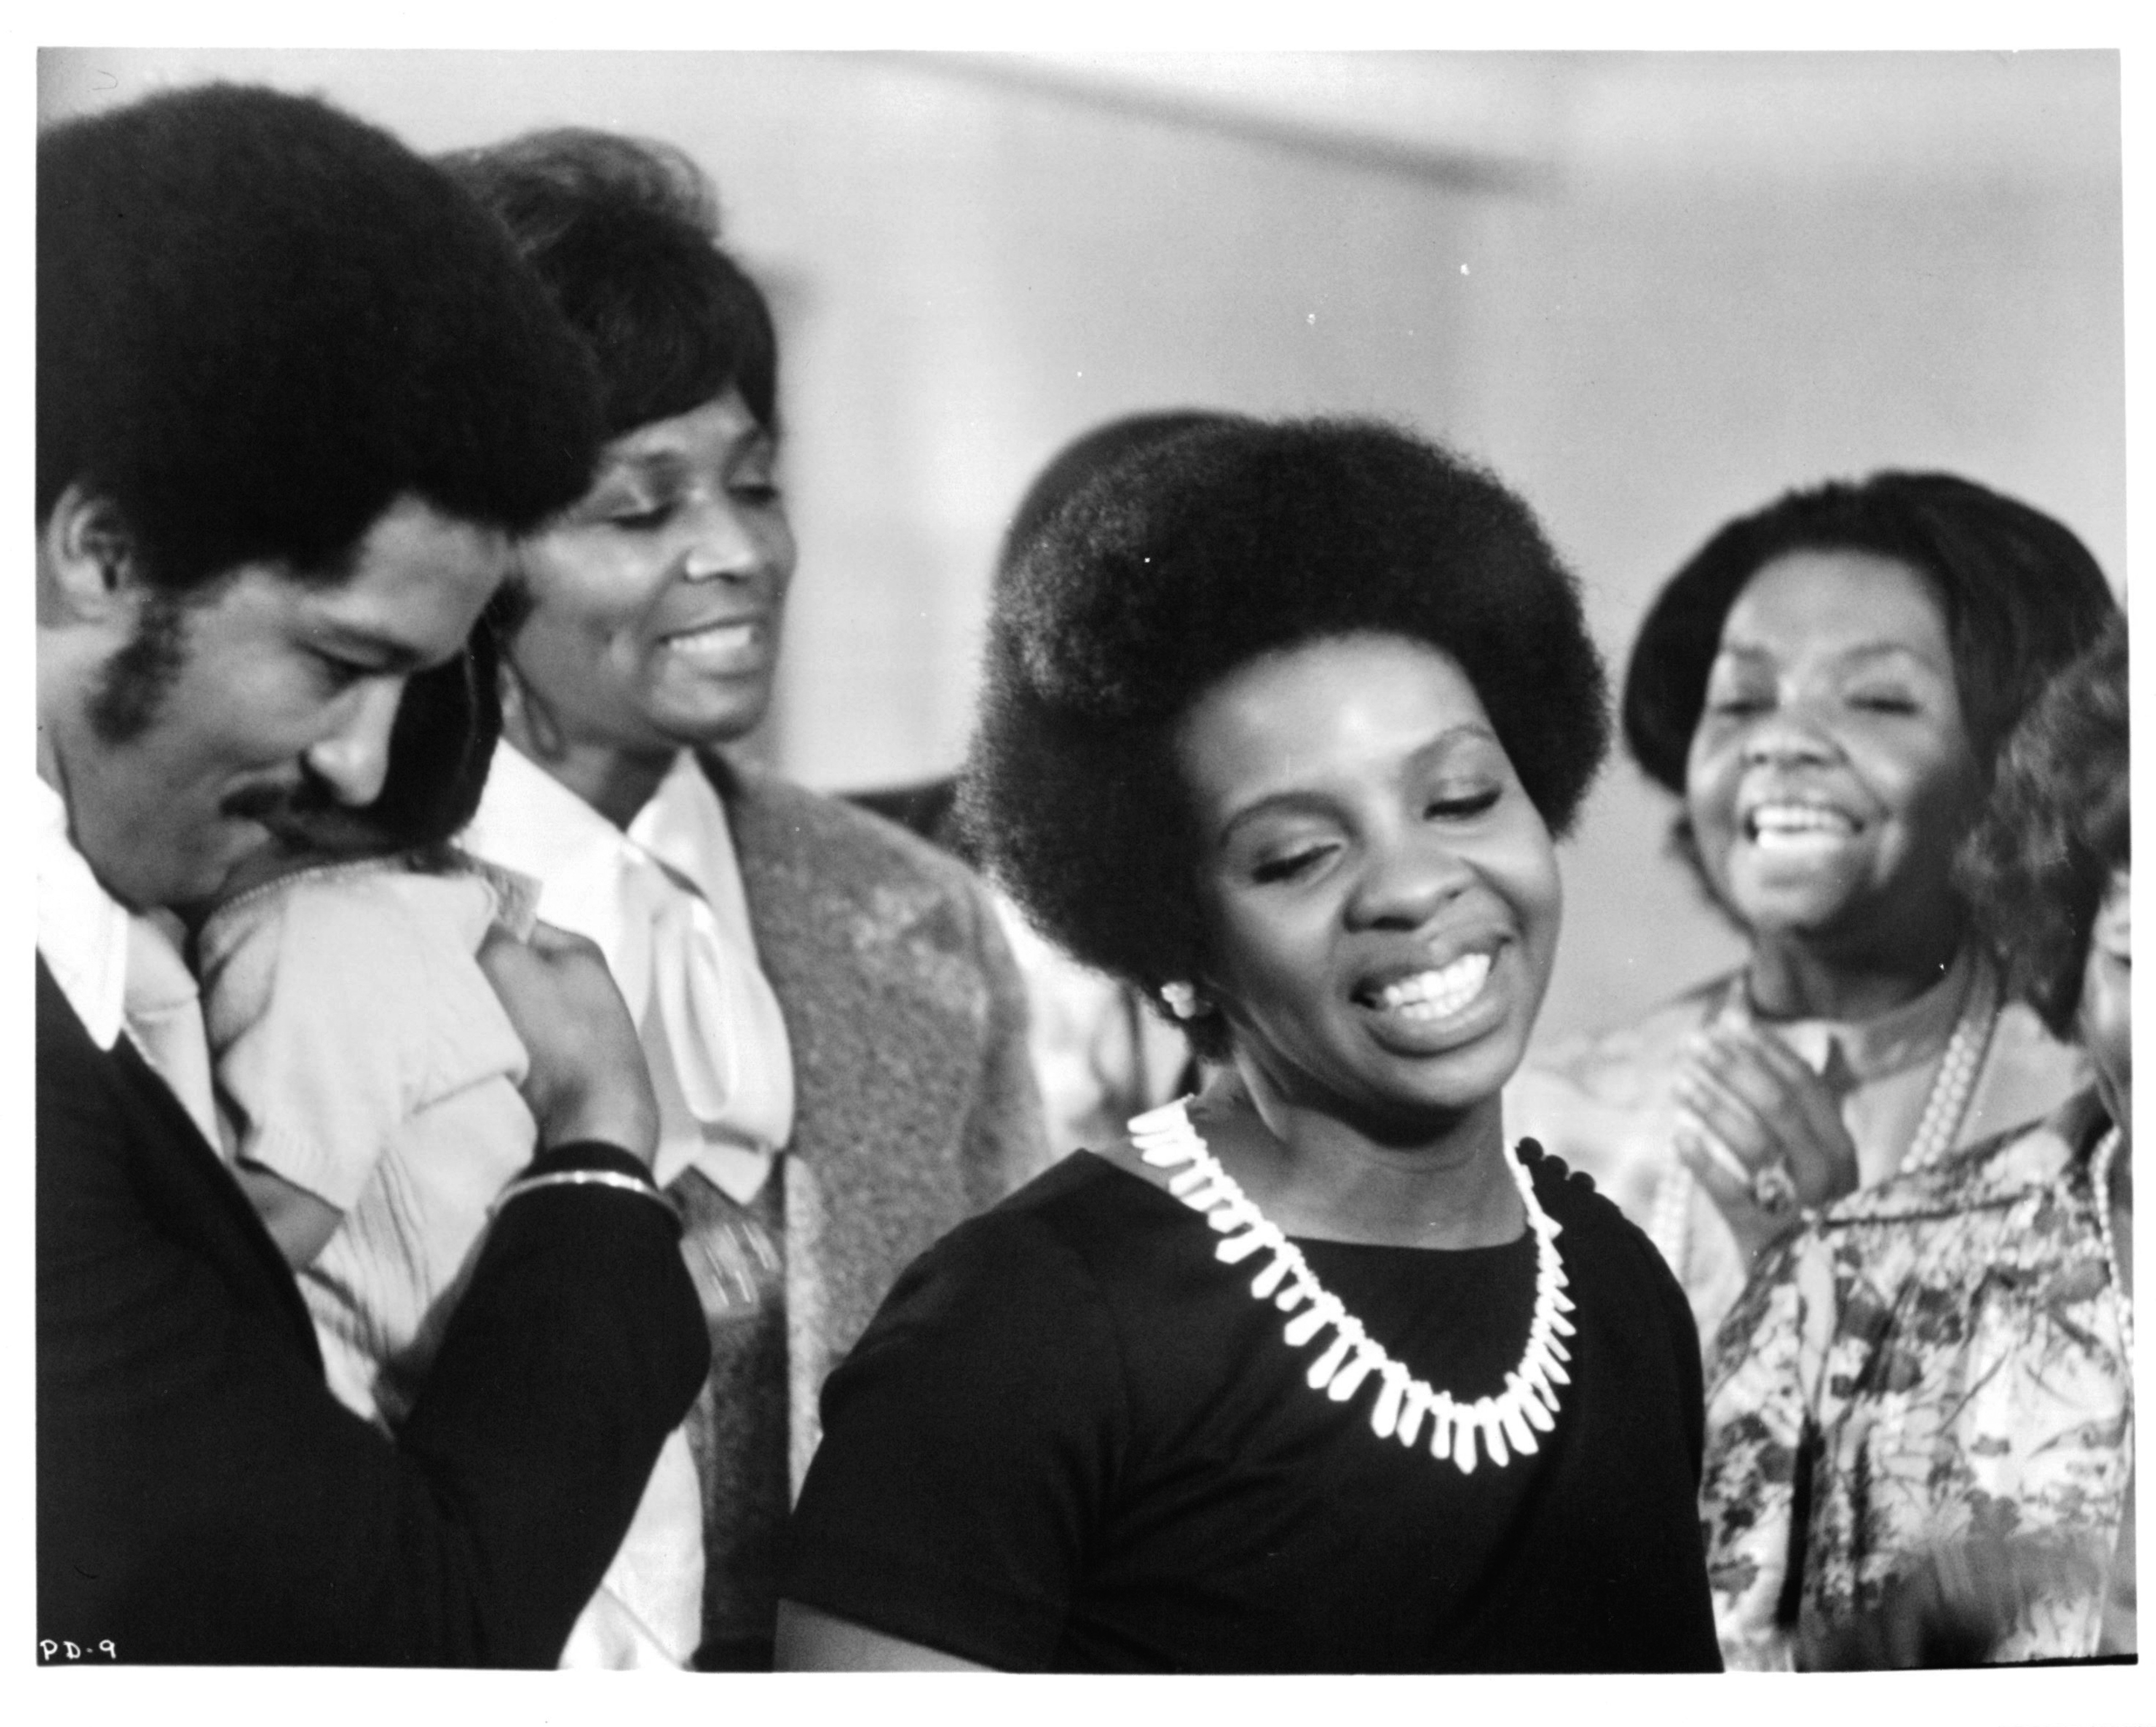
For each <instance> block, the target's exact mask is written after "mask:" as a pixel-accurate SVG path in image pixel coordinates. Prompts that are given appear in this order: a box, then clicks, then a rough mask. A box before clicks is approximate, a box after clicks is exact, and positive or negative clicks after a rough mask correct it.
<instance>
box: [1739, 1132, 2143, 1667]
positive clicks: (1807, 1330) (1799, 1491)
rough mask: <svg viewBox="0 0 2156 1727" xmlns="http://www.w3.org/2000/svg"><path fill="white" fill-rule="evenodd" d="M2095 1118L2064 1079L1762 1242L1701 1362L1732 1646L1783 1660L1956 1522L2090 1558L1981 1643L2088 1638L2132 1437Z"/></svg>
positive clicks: (2108, 1563) (1750, 1659) (1754, 1659)
mask: <svg viewBox="0 0 2156 1727" xmlns="http://www.w3.org/2000/svg"><path fill="white" fill-rule="evenodd" d="M2105 1125H2106V1123H2105V1122H2104V1120H2103V1118H2102V1110H2101V1108H2100V1106H2098V1105H2097V1103H2096V1102H2095V1098H2094V1096H2093V1094H2092V1093H2087V1092H2084V1093H2082V1094H2080V1095H2079V1096H2077V1097H2075V1098H2073V1099H2071V1100H2070V1101H2069V1102H2068V1103H2066V1105H2064V1106H2063V1107H2062V1108H2061V1109H2060V1110H2059V1111H2058V1112H2056V1113H2055V1114H2054V1115H2053V1116H2051V1118H2049V1119H2048V1120H2046V1121H2045V1122H2042V1123H2039V1124H2037V1125H2036V1126H2035V1127H2033V1128H2025V1129H2024V1130H2022V1131H2020V1132H2019V1133H2011V1134H2008V1135H2005V1136H2003V1137H2001V1138H1998V1139H1994V1140H1993V1141H1991V1142H1989V1143H1988V1144H1984V1145H1980V1146H1976V1147H1973V1148H1971V1149H1969V1150H1968V1151H1965V1152H1963V1153H1961V1154H1958V1155H1955V1156H1953V1157H1950V1158H1948V1159H1946V1160H1945V1161H1943V1162H1942V1163H1939V1164H1934V1165H1933V1166H1931V1167H1930V1168H1928V1169H1921V1170H1912V1171H1910V1172H1908V1173H1907V1174H1902V1175H1900V1176H1897V1177H1894V1178H1892V1179H1891V1180H1887V1181H1885V1182H1882V1183H1881V1184H1880V1185H1878V1186H1876V1187H1872V1188H1867V1189H1864V1190H1860V1191H1859V1192H1856V1193H1855V1194H1852V1195H1849V1196H1848V1197H1847V1198H1846V1199H1845V1200H1841V1201H1840V1202H1839V1203H1838V1204H1836V1205H1833V1206H1831V1207H1830V1208H1829V1209H1828V1210H1825V1212H1823V1213H1822V1214H1820V1216H1819V1217H1818V1218H1817V1219H1816V1220H1815V1221H1813V1222H1812V1223H1810V1224H1809V1226H1807V1227H1805V1228H1804V1229H1803V1230H1801V1231H1799V1232H1798V1233H1796V1234H1795V1235H1794V1236H1789V1238H1787V1239H1786V1240H1785V1241H1784V1242H1783V1243H1782V1244H1781V1245H1780V1246H1778V1247H1776V1248H1774V1249H1772V1250H1770V1251H1769V1252H1768V1253H1766V1254H1765V1255H1763V1256H1762V1257H1761V1259H1760V1262H1759V1264H1758V1268H1757V1269H1756V1271H1755V1272H1754V1274H1753V1277H1752V1279H1751V1281H1750V1282H1749V1283H1748V1285H1747V1286H1746V1288H1745V1290H1744V1293H1743V1297H1742V1298H1741V1299H1740V1300H1739V1301H1738V1304H1737V1306H1736V1307H1735V1308H1733V1309H1732V1312H1731V1313H1730V1315H1729V1317H1728V1318H1727V1321H1726V1322H1725V1323H1724V1324H1723V1325H1722V1330H1721V1333H1720V1335H1719V1336H1718V1337H1717V1339H1716V1343H1715V1348H1714V1350H1713V1357H1712V1363H1711V1365H1710V1367H1709V1370H1708V1375H1707V1467H1706V1472H1705V1478H1704V1480H1703V1482H1702V1488H1701V1506H1702V1520H1703V1522H1704V1524H1705V1532H1706V1537H1707V1577H1708V1581H1709V1583H1710V1585H1711V1586H1712V1589H1713V1592H1714V1601H1715V1618H1716V1622H1717V1628H1718V1630H1719V1632H1720V1634H1721V1637H1722V1657H1723V1659H1724V1660H1725V1661H1726V1662H1727V1663H1728V1665H1729V1666H1730V1667H1731V1668H1775V1667H1789V1666H1792V1665H1794V1664H1795V1663H1796V1658H1797V1655H1798V1652H1799V1649H1800V1647H1802V1646H1803V1645H1804V1643H1805V1642H1806V1641H1807V1640H1808V1638H1809V1636H1810V1635H1812V1634H1815V1633H1817V1632H1820V1631H1823V1630H1825V1628H1826V1627H1829V1626H1831V1625H1833V1624H1835V1623H1837V1622H1841V1621H1843V1620H1845V1619H1846V1618H1847V1617H1848V1616H1850V1615H1851V1614H1852V1613H1856V1612H1861V1611H1868V1610H1870V1609H1871V1608H1872V1607H1874V1606H1876V1605H1877V1604H1878V1602H1879V1600H1880V1597H1881V1593H1882V1591H1883V1590H1884V1587H1885V1586H1886V1582H1887V1581H1888V1580H1889V1579H1890V1578H1892V1576H1893V1575H1894V1574H1895V1573H1896V1571H1897V1569H1900V1568H1901V1567H1902V1566H1904V1565H1907V1562H1908V1560H1910V1558H1911V1557H1912V1556H1913V1555H1915V1554H1916V1553H1917V1552H1918V1550H1922V1549H1923V1548H1925V1547H1927V1546H1928V1545H1932V1544H1933V1543H1936V1542H1939V1541H1942V1540H1950V1539H1955V1538H1958V1537H1964V1536H1971V1535H1974V1536H1979V1537H1994V1536H1999V1537H2003V1536H2008V1535H2012V1536H2016V1537H2023V1536H2027V1537H2035V1538H2038V1539H2043V1540H2046V1541H2056V1542H2058V1543H2061V1544H2063V1545H2066V1547H2068V1548H2069V1549H2071V1550H2078V1551H2079V1552H2081V1553H2082V1554H2083V1555H2086V1556H2087V1558H2088V1559H2089V1560H2092V1564H2090V1565H2088V1566H2087V1568H2086V1569H2087V1573H2088V1576H2089V1578H2090V1581H2089V1583H2088V1584H2087V1586H2086V1587H2081V1586H2070V1587H2069V1590H2068V1592H2066V1593H2064V1594H2060V1593H2052V1594H2050V1595H2047V1596H2044V1597H2042V1598H2041V1599H2040V1600H2038V1601H2036V1602H2035V1604H2034V1605H2033V1606H2031V1607H2030V1609H2029V1611H2027V1612H2026V1613H2025V1615H2024V1617H2023V1620H2022V1622H2021V1623H2020V1625H2019V1626H2018V1627H2016V1629H2015V1631H2014V1632H2012V1633H2011V1634H2010V1636H2009V1637H2008V1638H2007V1639H2006V1641H2005V1642H2004V1643H2002V1644H2000V1645H1999V1647H1997V1648H1995V1649H1994V1651H1993V1652H1992V1659H1994V1660H1995V1661H2027V1660H2034V1659H2042V1658H2062V1657H2076V1656H2087V1655H2091V1654H2093V1653H2095V1652H2097V1639H2098V1637H2099V1635H2100V1633H2101V1632H2102V1624H2103V1610H2104V1603H2105V1597H2106V1594H2107V1584H2108V1582H2109V1580H2110V1573H2111V1570H2112V1559H2113V1555H2114V1553H2115V1551H2116V1550H2117V1542H2118V1535H2119V1531H2120V1528H2121V1524H2122V1518H2123V1509H2124V1507H2125V1505H2126V1503H2127V1495H2128V1482H2129V1479H2130V1477H2131V1473H2132V1465H2133V1380H2132V1369H2131V1363H2130V1361H2129V1359H2128V1354H2127V1349H2126V1345H2125V1343H2124V1339H2123V1324H2122V1320H2123V1319H2124V1318H2126V1317H2127V1314H2126V1308H2125V1303H2124V1299H2123V1296H2122V1295H2121V1293H2120V1292H2118V1291H2117V1289H2115V1288H2113V1286H2112V1278H2111V1274H2110V1271H2109V1267H2108V1265H2107V1261H2106V1258H2105V1255H2104V1250H2103V1244H2102V1236H2101V1235H2100V1233H2099V1225H2098V1220H2097V1210H2096V1205H2097V1200H2096V1197H2095V1195H2093V1194H2092V1187H2091V1180H2090V1171H2089V1164H2090V1158H2091V1154H2092V1150H2093V1149H2094V1147H2095V1145H2096V1144H2097V1139H2098V1138H2099V1137H2100V1134H2101V1133H2102V1129H2103V1128H2104V1126H2105ZM1799 1506H1803V1507H1804V1508H1806V1509H1804V1510H1803V1511H1801V1512H1799V1509H1798V1508H1799ZM2118 1581H2120V1583H2121V1584H2122V1585H2123V1582H2124V1580H2123V1578H2122V1579H2120V1580H2118Z"/></svg>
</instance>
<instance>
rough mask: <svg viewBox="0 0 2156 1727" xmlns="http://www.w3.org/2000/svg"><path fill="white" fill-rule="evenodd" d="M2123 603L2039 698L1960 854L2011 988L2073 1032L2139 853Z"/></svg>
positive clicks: (1968, 892)
mask: <svg viewBox="0 0 2156 1727" xmlns="http://www.w3.org/2000/svg"><path fill="white" fill-rule="evenodd" d="M2128 780H2129V776H2128V700H2127V632H2126V617H2125V614H2123V613H2114V614H2112V617H2111V619H2109V621H2108V622H2107V624H2106V625H2105V627H2104V631H2103V634H2102V635H2101V636H2099V637H2098V638H2097V642H2096V645H2094V646H2093V647H2092V648H2090V649H2089V650H2087V652H2086V653H2084V654H2083V655H2082V656H2081V657H2080V658H2079V659H2077V660H2074V661H2073V662H2072V663H2071V665H2069V666H2066V669H2065V670H2064V671H2061V672H2060V673H2059V674H2058V676H2056V677H2055V678H2054V679H2053V680H2052V681H2051V683H2050V685H2049V686H2046V689H2045V690H2044V691H2043V693H2042V694H2041V695H2040V696H2038V697H2037V698H2036V700H2035V702H2032V703H2031V704H2030V707H2029V711H2028V712H2027V713H2025V715H2024V716H2023V717H2022V719H2021V723H2020V725H2019V726H2017V727H2015V729H2014V732H2013V735H2012V736H2011V737H2010V738H2008V740H2007V742H2006V746H2005V749H2004V750H2002V751H2001V752H2000V753H1999V768H1998V772H1997V774H1996V775H1995V776H1994V779H1993V781H1992V786H1991V799H1990V802H1989V804H1988V805H1987V806H1986V807H1985V810H1984V815H1983V818H1982V819H1981V820H1979V822H1978V823H1977V825H1976V828H1975V830H1974V832H1973V833H1971V834H1970V835H1969V839H1968V840H1966V841H1965V842H1964V843H1963V846H1962V850H1961V854H1960V856H1958V858H1957V859H1956V860H1955V862H1956V868H1957V871H1958V876H1959V880H1960V884H1961V890H1962V893H1963V897H1964V898H1965V899H1966V900H1967V901H1968V902H1969V910H1970V913H1971V915H1972V917H1974V920H1975V923H1976V926H1977V928H1978V929H1979V931H1981V932H1982V933H1983V934H1984V936H1985V938H1987V939H1988V940H1989V942H1990V944H1991V947H1992V948H1993V951H1994V953H1997V954H1998V956H1999V962H2000V966H2001V969H2002V970H2003V971H2004V972H2005V977H2006V985H2007V988H2008V989H2010V991H2012V992H2013V994H2015V995H2017V996H2019V997H2020V999H2021V1000H2025V1001H2026V1002H2027V1003H2028V1004H2029V1005H2030V1006H2031V1007H2033V1008H2035V1010H2036V1012H2037V1014H2038V1015H2039V1016H2040V1017H2041V1019H2042V1020H2043V1021H2044V1023H2045V1025H2047V1026H2049V1027H2050V1028H2051V1031H2052V1033H2053V1035H2054V1036H2058V1037H2061V1038H2071V1036H2073V1034H2074V1017H2075V1014H2076V1010H2077V1009H2078V1008H2079V1007H2080V1005H2081V994H2082V968H2083V966H2084V964H2086V962H2087V958H2088V944H2089V934H2090V932H2091V930H2092V928H2094V927H2095V923H2096V914H2097V909H2098V907H2100V906H2101V904H2102V900H2103V893H2104V889H2105V887H2106V886H2107V884H2108V882H2109V881H2110V880H2111V876H2112V871H2114V870H2117V869H2122V868H2125V867H2127V866H2129V865H2131V863H2132V862H2133V823H2132V821H2131V820H2130V815H2131V810H2130V804H2129V799H2130V795H2131V794H2130V790H2129V784H2128Z"/></svg>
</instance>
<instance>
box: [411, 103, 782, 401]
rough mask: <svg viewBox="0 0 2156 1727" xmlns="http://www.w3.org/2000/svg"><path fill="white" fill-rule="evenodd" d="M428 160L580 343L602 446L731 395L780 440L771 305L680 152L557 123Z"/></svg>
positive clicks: (697, 172) (705, 184)
mask: <svg viewBox="0 0 2156 1727" xmlns="http://www.w3.org/2000/svg"><path fill="white" fill-rule="evenodd" d="M437 160H438V161H439V162H440V163H441V165H442V167H444V168H445V169H446V170H447V171H448V172H449V175H450V176H451V177H452V178H454V180H455V181H456V182H458V183H459V185H460V186H462V187H463V188H465V190H466V191H467V192H469V193H470V194H471V195H472V196H473V197H474V198H477V199H478V200H479V202H480V203H482V204H483V205H485V207H486V208H488V209H489V210H490V211H491V212H492V213H494V215H495V218H497V219H498V220H499V221H500V223H501V224H502V225H503V226H504V227H505V228H506V229H508V231H509V234H510V236H511V239H512V240H514V242H515V243H516V248H517V249H518V250H519V251H520V252H521V254H523V256H524V258H525V260H526V261H527V262H528V263H529V264H530V265H531V267H532V268H533V269H534V270H536V271H537V273H538V275H539V277H540V280H542V281H543V282H544V283H545V284H546V285H547V290H548V291H549V292H550V293H551V294H552V296H553V297H554V301H555V303H556V304H557V306H560V308H561V309H562V313H563V315H564V316H567V319H568V321H569V322H570V324H571V326H572V327H573V328H574V329H575V330H576V332H577V334H578V335H579V336H580V337H583V342H584V345H585V347H586V348H587V349H588V351H589V352H590V353H591V355H592V357H593V360H594V361H595V362H597V365H598V373H599V382H600V394H601V398H602V400H603V413H604V417H605V422H606V435H607V436H608V437H609V438H614V437H619V436H620V435H621V434H623V433H624V432H628V431H631V430H633V429H635V428H636V427H638V426H642V425H648V424H650V423H651V422H652V421H654V420H658V419H671V418H672V417H673V416H674V415H675V414H686V413H688V412H689V411H690V409H696V408H701V406H703V404H704V403H706V402H709V401H711V400H712V399H713V398H716V397H718V396H721V395H723V394H724V393H726V390H727V389H728V388H736V389H738V390H739V391H740V392H741V396H742V401H743V402H744V403H747V406H748V410H749V412H750V413H751V414H754V415H755V416H756V419H757V424H759V425H761V426H762V427H763V428H764V429H766V430H767V431H770V432H773V433H776V432H777V431H778V337H777V335H776V333H775V332H774V331H773V326H772V321H771V308H770V307H769V306H767V304H766V303H765V301H764V297H763V294H762V290H759V289H758V288H757V285H756V284H755V283H754V282H752V280H749V277H748V275H747V272H746V271H744V270H742V267H741V266H740V265H738V264H737V263H736V262H735V261H734V260H733V259H732V258H731V257H730V256H728V255H727V254H726V251H725V249H723V248H722V247H721V245H720V244H719V218H718V207H717V202H716V198H715V197H714V196H713V193H712V191H711V182H710V181H709V180H708V179H707V178H706V177H705V175H704V173H703V171H702V170H701V169H700V168H699V167H697V166H696V163H695V162H692V161H690V159H689V157H687V156H686V155H685V154H684V153H683V152H680V151H679V150H677V149H675V148H674V147H673V146H671V145H669V144H662V143H659V142H656V141H652V140H649V139H644V138H631V137H625V136H621V135H620V134H619V133H614V132H606V131H593V130H591V129H588V128H585V127H577V126H562V127H556V128H552V129H550V130H547V131H535V132H527V133H526V134H525V135H524V136H521V137H517V138H512V139H511V140H509V141H507V142H506V143H502V144H494V145H490V146H486V147H485V148H483V149H477V150H463V151H458V152H454V153H453V154H450V155H447V156H444V157H439V158H437Z"/></svg>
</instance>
